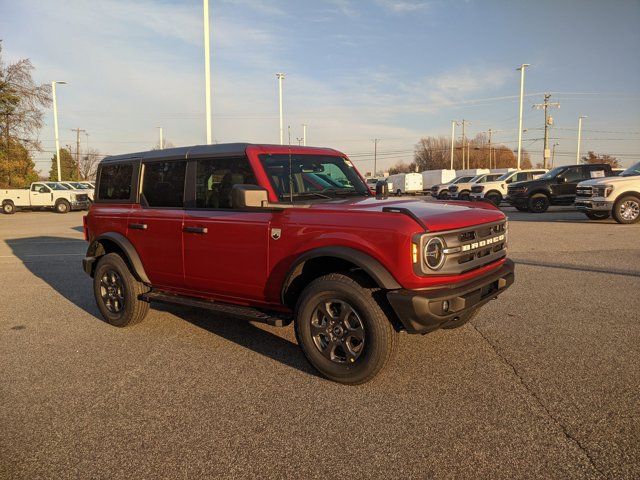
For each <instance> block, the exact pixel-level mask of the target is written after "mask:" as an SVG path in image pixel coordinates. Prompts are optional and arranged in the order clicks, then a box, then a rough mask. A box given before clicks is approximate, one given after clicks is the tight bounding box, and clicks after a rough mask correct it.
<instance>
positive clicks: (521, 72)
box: [516, 63, 531, 170]
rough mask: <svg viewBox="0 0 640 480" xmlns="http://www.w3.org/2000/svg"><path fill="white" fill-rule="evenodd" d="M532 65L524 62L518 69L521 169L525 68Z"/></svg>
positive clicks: (518, 166)
mask: <svg viewBox="0 0 640 480" xmlns="http://www.w3.org/2000/svg"><path fill="white" fill-rule="evenodd" d="M530 66H531V65H530V64H528V63H523V64H522V65H520V66H519V67H518V68H516V70H520V120H519V121H518V165H517V168H518V170H520V158H521V157H522V106H523V102H524V70H525V68H527V67H530Z"/></svg>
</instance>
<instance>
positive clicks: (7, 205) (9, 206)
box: [2, 200, 16, 215]
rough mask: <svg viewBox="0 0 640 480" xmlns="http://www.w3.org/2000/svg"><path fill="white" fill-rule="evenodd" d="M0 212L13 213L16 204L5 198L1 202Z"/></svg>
mask: <svg viewBox="0 0 640 480" xmlns="http://www.w3.org/2000/svg"><path fill="white" fill-rule="evenodd" d="M2 213H4V214H6V215H13V214H14V213H16V206H15V205H14V204H13V202H12V201H11V200H7V201H6V202H4V203H3V204H2Z"/></svg>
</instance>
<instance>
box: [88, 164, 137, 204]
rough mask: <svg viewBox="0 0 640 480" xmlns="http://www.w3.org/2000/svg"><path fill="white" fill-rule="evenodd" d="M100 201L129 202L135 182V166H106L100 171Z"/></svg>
mask: <svg viewBox="0 0 640 480" xmlns="http://www.w3.org/2000/svg"><path fill="white" fill-rule="evenodd" d="M98 175H99V178H100V180H99V183H100V188H99V191H98V197H97V199H98V200H129V199H130V198H131V190H132V188H131V184H132V182H133V165H132V164H131V163H119V164H115V165H104V166H103V167H101V169H100V173H99V174H98Z"/></svg>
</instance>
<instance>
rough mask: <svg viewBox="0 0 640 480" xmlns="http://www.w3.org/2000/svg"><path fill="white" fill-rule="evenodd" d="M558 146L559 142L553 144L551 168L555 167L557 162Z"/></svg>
mask: <svg viewBox="0 0 640 480" xmlns="http://www.w3.org/2000/svg"><path fill="white" fill-rule="evenodd" d="M556 145H560V144H559V143H558V142H555V143H554V144H553V148H552V149H551V168H553V167H554V165H555V160H556Z"/></svg>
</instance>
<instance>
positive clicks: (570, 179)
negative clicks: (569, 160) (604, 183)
mask: <svg viewBox="0 0 640 480" xmlns="http://www.w3.org/2000/svg"><path fill="white" fill-rule="evenodd" d="M562 176H563V177H564V179H565V181H566V182H567V183H576V182H579V181H580V180H582V177H583V176H584V173H583V171H582V167H571V168H567V169H566V170H565V171H564V172H562Z"/></svg>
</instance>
